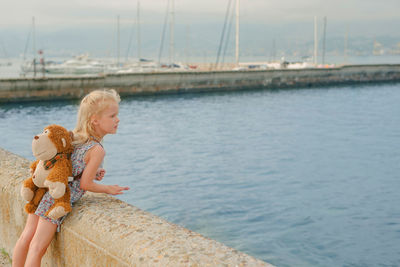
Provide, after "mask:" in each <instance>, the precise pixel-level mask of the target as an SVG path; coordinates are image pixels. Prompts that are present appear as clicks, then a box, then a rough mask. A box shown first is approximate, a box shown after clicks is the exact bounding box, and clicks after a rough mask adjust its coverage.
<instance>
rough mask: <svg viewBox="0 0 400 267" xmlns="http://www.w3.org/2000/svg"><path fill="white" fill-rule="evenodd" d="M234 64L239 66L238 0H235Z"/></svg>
mask: <svg viewBox="0 0 400 267" xmlns="http://www.w3.org/2000/svg"><path fill="white" fill-rule="evenodd" d="M235 58H236V66H239V0H236V50H235Z"/></svg>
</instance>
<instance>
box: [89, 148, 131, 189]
mask: <svg viewBox="0 0 400 267" xmlns="http://www.w3.org/2000/svg"><path fill="white" fill-rule="evenodd" d="M86 156H87V160H86V168H85V169H84V170H83V173H82V178H81V188H82V189H83V190H86V191H90V192H94V193H106V194H111V195H119V194H122V193H123V192H122V191H123V190H128V189H129V187H121V186H118V185H102V184H97V183H95V182H94V181H93V180H94V179H95V177H96V172H97V169H98V168H99V167H100V164H101V162H103V159H104V156H105V151H104V149H103V148H102V147H101V146H99V145H96V146H94V147H93V148H91V149H90V150H89V151H88V152H87V155H86Z"/></svg>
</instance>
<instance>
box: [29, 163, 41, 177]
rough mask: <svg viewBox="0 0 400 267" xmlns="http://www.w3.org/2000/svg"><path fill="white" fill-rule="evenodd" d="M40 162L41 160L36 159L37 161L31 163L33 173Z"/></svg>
mask: <svg viewBox="0 0 400 267" xmlns="http://www.w3.org/2000/svg"><path fill="white" fill-rule="evenodd" d="M38 163H39V160H36V161H34V162H32V164H31V166H30V168H31V174H33V173H34V172H35V170H36V166H37V165H38Z"/></svg>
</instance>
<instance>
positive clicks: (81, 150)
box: [72, 140, 104, 157]
mask: <svg viewBox="0 0 400 267" xmlns="http://www.w3.org/2000/svg"><path fill="white" fill-rule="evenodd" d="M94 147H99V148H100V149H101V150H104V148H103V145H102V144H101V143H99V142H97V141H94V140H89V141H88V142H86V143H83V144H78V145H75V147H74V152H73V153H72V157H74V156H75V157H79V156H81V157H82V156H84V155H85V154H86V153H87V152H88V151H89V150H92V148H94Z"/></svg>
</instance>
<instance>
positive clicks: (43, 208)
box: [35, 140, 102, 232]
mask: <svg viewBox="0 0 400 267" xmlns="http://www.w3.org/2000/svg"><path fill="white" fill-rule="evenodd" d="M95 145H100V146H102V145H101V143H99V142H97V141H94V140H90V141H88V142H86V143H85V144H82V145H78V146H76V147H75V148H74V152H73V153H72V155H71V162H72V176H74V177H79V178H78V179H76V178H75V179H74V180H73V181H71V182H68V186H69V189H70V190H71V206H73V204H74V203H75V202H77V201H78V200H79V199H81V197H82V196H83V195H84V194H85V192H86V191H85V190H83V189H81V179H80V175H81V174H82V172H83V170H84V169H85V167H86V163H85V160H84V158H85V155H86V152H87V151H88V150H89V149H91V148H92V147H94V146H95ZM53 204H54V198H53V197H52V196H51V195H50V194H49V192H48V191H47V192H46V194H44V196H43V198H42V200H41V201H40V203H39V206H38V208H37V209H36V211H35V214H36V215H38V216H40V217H42V218H44V219H45V220H46V221H49V222H51V223H53V224H57V232H60V228H61V223H62V222H63V221H64V219H65V217H66V216H67V215H68V214H66V215H64V216H63V217H61V218H58V219H57V220H53V219H51V218H49V217H46V216H45V214H46V212H47V211H48V210H49V209H50V207H51V206H52V205H53Z"/></svg>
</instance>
